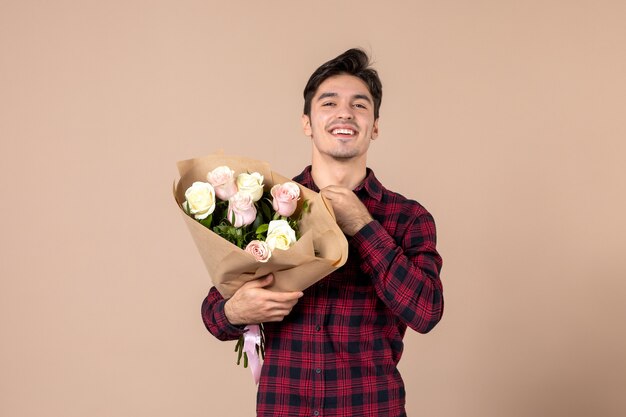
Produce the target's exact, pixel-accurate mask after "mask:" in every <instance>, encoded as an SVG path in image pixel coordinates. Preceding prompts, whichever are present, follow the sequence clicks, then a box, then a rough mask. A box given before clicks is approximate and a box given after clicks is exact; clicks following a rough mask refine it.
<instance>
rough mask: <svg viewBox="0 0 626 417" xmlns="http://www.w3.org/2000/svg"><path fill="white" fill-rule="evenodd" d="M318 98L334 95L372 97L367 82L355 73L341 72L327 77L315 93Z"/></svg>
mask: <svg viewBox="0 0 626 417" xmlns="http://www.w3.org/2000/svg"><path fill="white" fill-rule="evenodd" d="M315 95H316V96H317V98H318V99H320V98H323V97H332V96H340V95H343V96H345V95H347V96H361V97H362V96H365V97H366V98H368V99H370V100H371V99H372V94H371V93H370V91H369V88H368V87H367V84H365V82H364V81H363V80H361V79H360V78H359V77H355V76H354V75H347V74H340V75H335V76H332V77H328V78H327V79H325V80H324V81H323V82H322V83H321V84H320V86H319V87H318V88H317V91H316V93H315Z"/></svg>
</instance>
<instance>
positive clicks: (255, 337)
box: [243, 324, 261, 385]
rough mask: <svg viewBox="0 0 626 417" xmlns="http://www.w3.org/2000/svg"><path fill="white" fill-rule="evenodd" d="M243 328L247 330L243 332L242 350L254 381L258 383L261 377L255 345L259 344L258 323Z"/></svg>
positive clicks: (259, 361) (259, 360)
mask: <svg viewBox="0 0 626 417" xmlns="http://www.w3.org/2000/svg"><path fill="white" fill-rule="evenodd" d="M245 330H247V331H246V332H245V333H244V334H243V351H244V352H246V354H247V356H248V365H250V371H252V376H253V377H254V383H255V384H257V385H258V384H259V379H260V378H261V358H259V354H258V353H257V351H256V346H257V345H259V346H260V345H261V328H260V327H259V325H258V324H250V325H248V326H246V329H245Z"/></svg>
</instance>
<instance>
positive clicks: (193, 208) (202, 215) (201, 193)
mask: <svg viewBox="0 0 626 417" xmlns="http://www.w3.org/2000/svg"><path fill="white" fill-rule="evenodd" d="M185 199H186V200H187V201H185V202H184V203H183V206H184V207H185V209H186V210H187V211H189V212H190V213H191V214H193V217H195V218H196V219H197V220H202V219H206V218H207V217H209V215H210V214H211V213H213V210H215V190H214V189H213V186H212V185H211V184H209V183H208V182H199V181H196V182H194V183H193V184H191V187H189V188H187V191H185Z"/></svg>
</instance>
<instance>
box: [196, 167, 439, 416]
mask: <svg viewBox="0 0 626 417" xmlns="http://www.w3.org/2000/svg"><path fill="white" fill-rule="evenodd" d="M294 180H295V181H297V182H299V183H300V184H302V185H304V186H306V187H308V188H310V189H312V190H314V191H319V189H318V188H317V186H316V185H315V183H314V182H313V179H312V177H311V168H310V167H307V168H306V169H305V170H304V171H303V172H302V173H301V174H300V175H298V176H297V177H296V178H294ZM354 192H355V193H356V194H357V196H358V197H359V199H360V200H361V201H362V202H363V203H364V204H365V206H366V207H367V209H368V210H369V212H370V214H371V215H372V217H373V218H374V221H372V222H370V223H369V224H368V225H366V226H365V227H363V228H362V229H361V230H360V231H359V232H357V233H356V234H355V235H354V236H352V237H349V238H348V239H349V240H348V241H349V250H350V252H349V255H348V261H347V263H346V264H345V265H344V266H343V267H341V268H339V269H338V270H337V271H335V272H333V273H332V274H330V275H328V276H327V277H325V278H324V279H322V280H321V281H319V282H318V283H316V284H315V285H313V286H312V287H310V288H308V289H306V290H305V291H304V296H303V297H302V298H301V299H300V300H299V301H298V303H297V304H296V305H295V306H294V308H293V310H292V311H291V313H290V314H289V315H288V316H287V317H285V319H284V320H283V321H282V322H277V323H266V324H265V336H266V352H265V362H264V364H263V370H262V373H261V380H260V383H259V389H258V394H257V415H258V416H260V417H266V416H267V417H269V416H272V417H287V416H313V417H315V416H328V417H330V416H333V417H361V416H368V417H370V416H371V417H382V416H385V417H400V416H405V415H406V412H405V391H404V383H403V381H402V378H401V376H400V373H399V372H398V369H397V364H398V361H399V360H400V357H401V356H402V350H403V342H402V338H403V336H404V333H405V331H406V328H407V326H409V327H411V328H412V329H414V330H416V331H418V332H420V333H426V332H428V331H430V330H431V329H432V328H433V327H434V326H435V325H436V324H437V323H438V322H439V320H440V319H441V315H442V313H443V294H442V286H441V281H440V279H439V271H440V269H441V257H440V256H439V254H438V253H437V250H436V248H435V242H436V237H435V223H434V221H433V218H432V216H431V215H430V214H429V213H428V212H427V211H426V209H424V207H422V206H421V205H420V204H419V203H417V202H415V201H412V200H408V199H406V198H404V197H403V196H401V195H400V194H397V193H394V192H391V191H389V190H387V189H385V188H384V187H383V186H382V184H381V183H380V182H379V181H378V180H377V179H376V177H375V176H374V173H373V172H372V171H371V170H369V169H368V173H367V177H366V178H365V180H364V181H363V183H362V184H361V185H359V186H358V187H357V188H356V189H355V190H354ZM224 303H225V301H224V299H223V298H222V297H221V296H220V294H219V293H218V292H217V290H216V289H215V288H211V290H210V292H209V295H208V296H207V297H206V299H205V300H204V303H203V304H202V318H203V320H204V323H205V325H206V327H207V329H208V330H209V331H210V332H211V333H212V334H213V335H214V336H215V337H217V338H218V339H220V340H231V339H236V338H238V337H239V336H240V335H241V333H242V330H241V328H239V327H236V326H232V325H231V324H230V323H229V322H228V320H227V319H226V316H225V315H224Z"/></svg>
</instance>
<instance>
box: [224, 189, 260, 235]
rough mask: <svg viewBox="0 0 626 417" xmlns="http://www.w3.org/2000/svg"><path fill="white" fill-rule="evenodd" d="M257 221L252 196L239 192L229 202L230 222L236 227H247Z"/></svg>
mask: <svg viewBox="0 0 626 417" xmlns="http://www.w3.org/2000/svg"><path fill="white" fill-rule="evenodd" d="M254 219H256V207H255V206H254V201H252V195H250V194H248V193H244V192H241V191H239V192H238V193H236V194H235V195H234V196H232V197H231V198H230V199H229V200H228V221H229V222H231V223H232V224H233V226H235V227H241V226H247V225H249V224H252V222H254Z"/></svg>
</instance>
